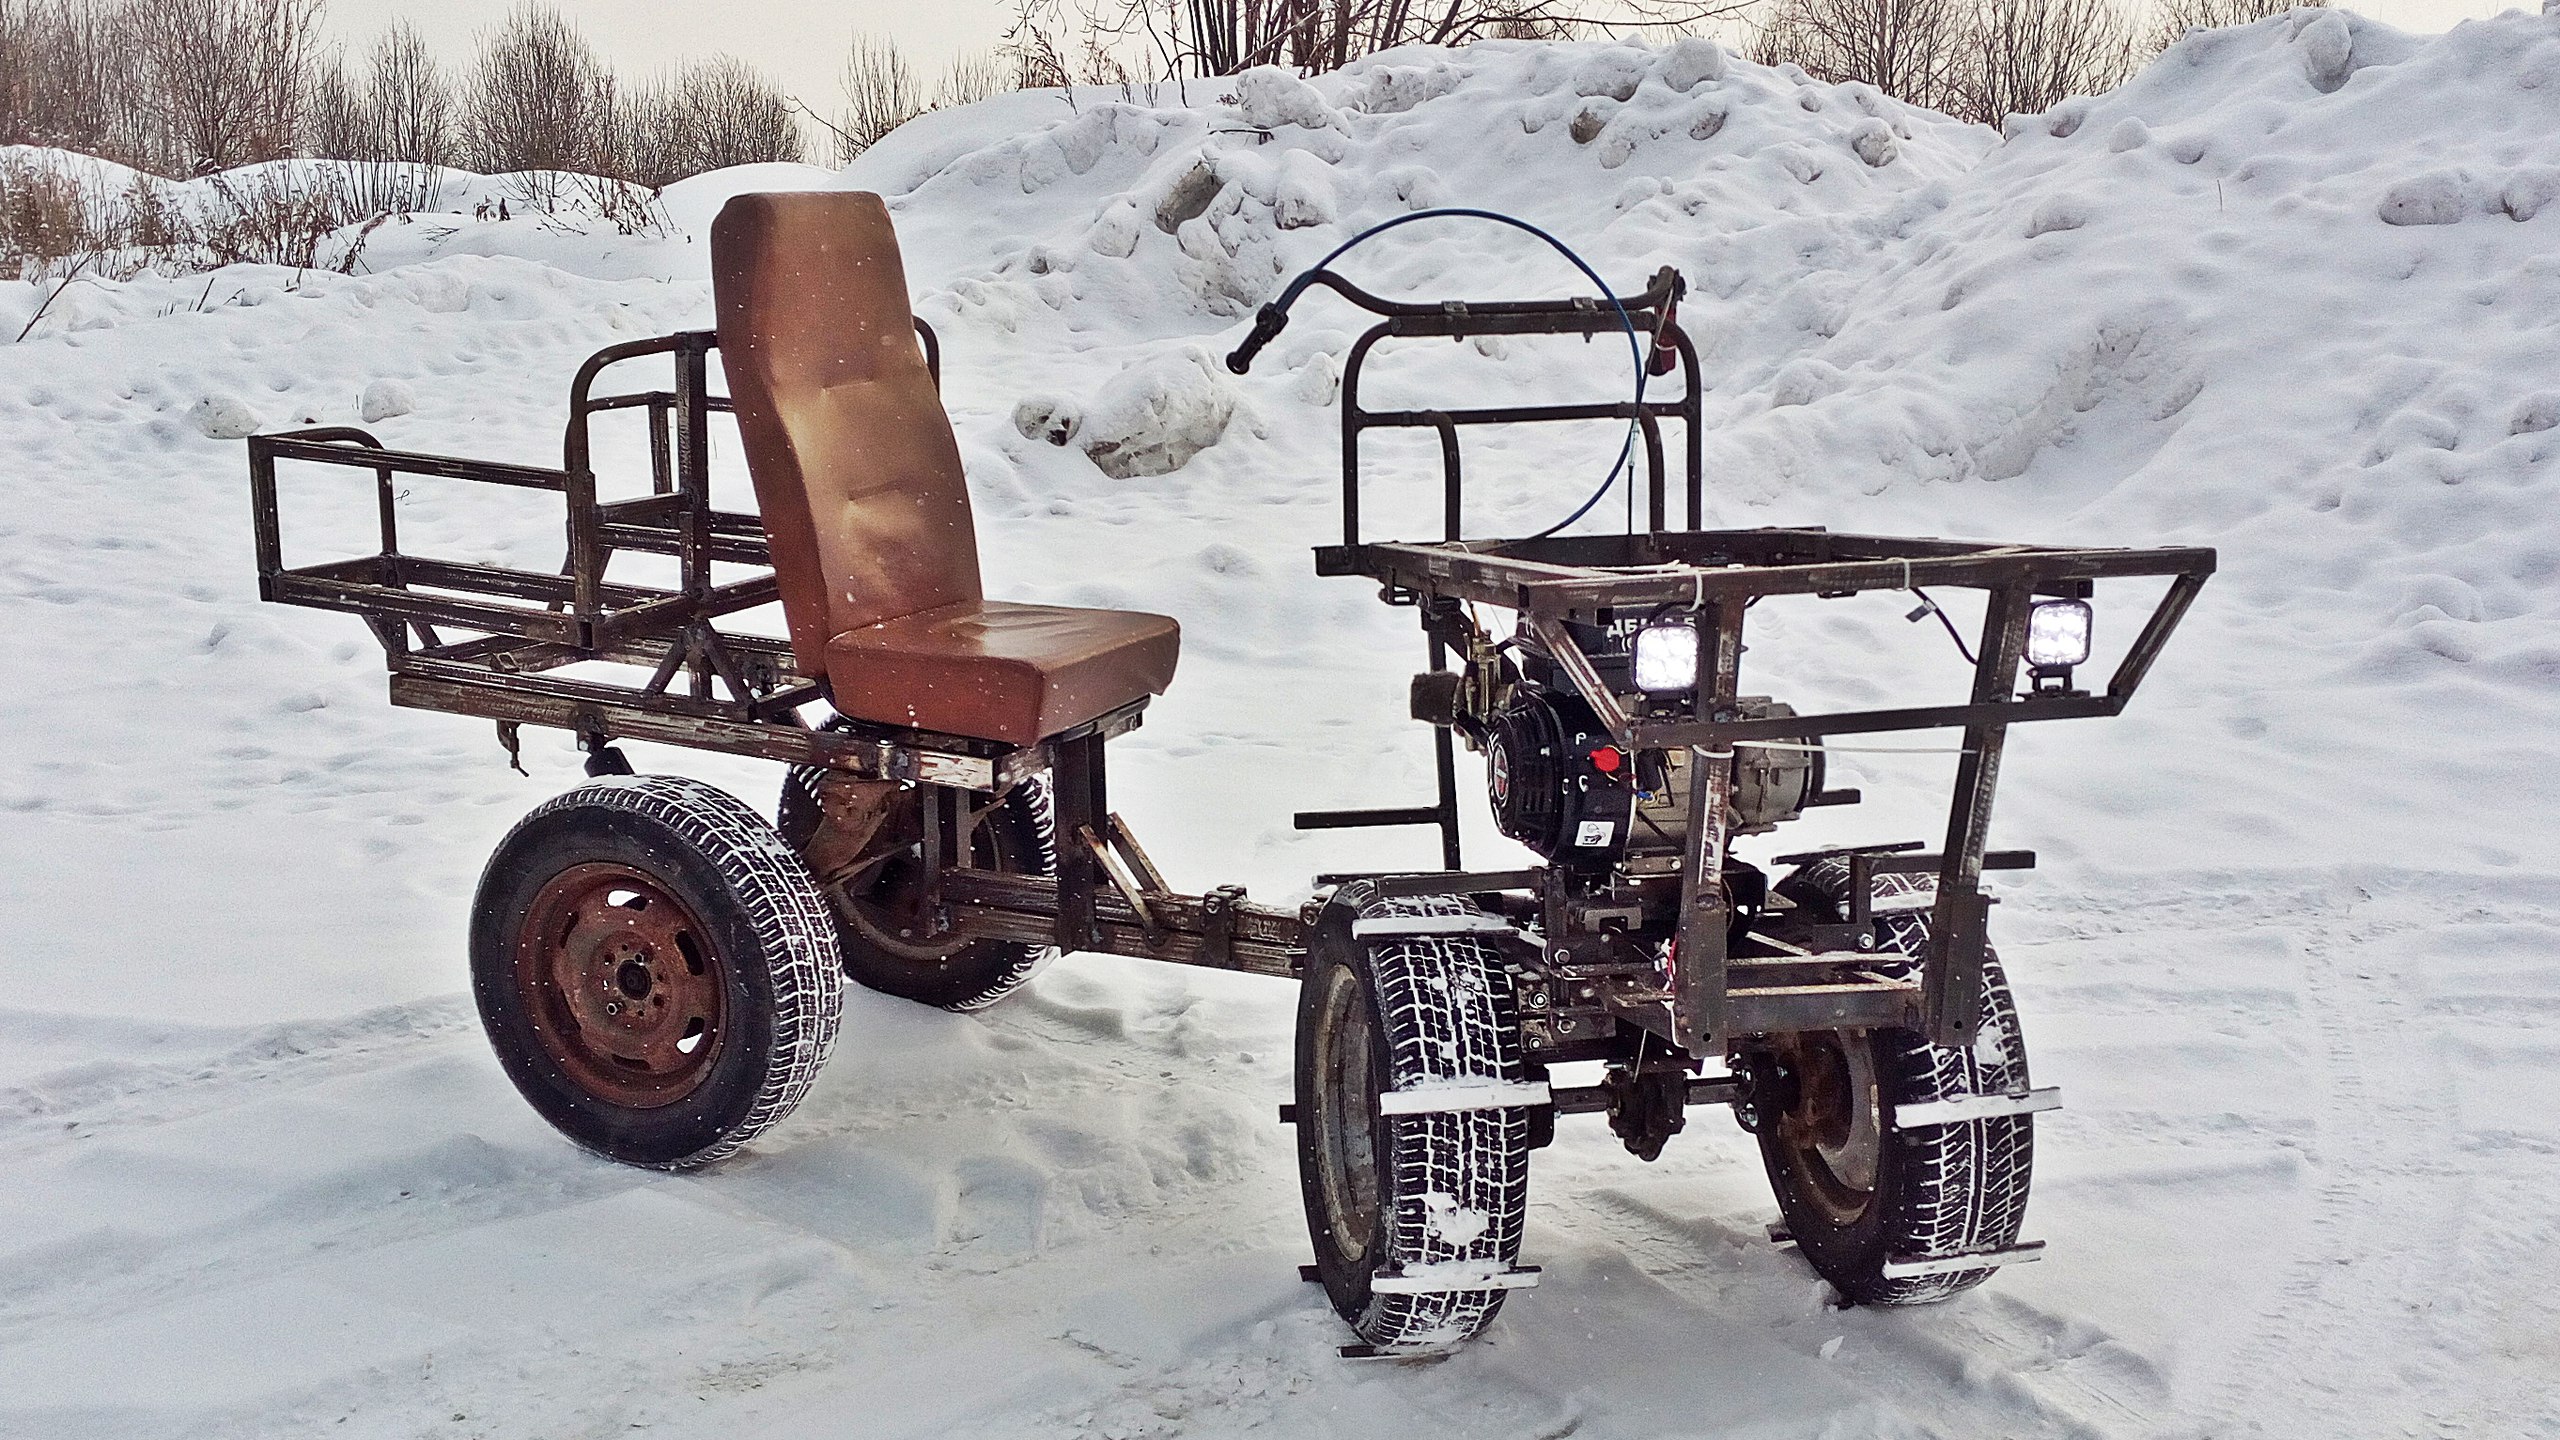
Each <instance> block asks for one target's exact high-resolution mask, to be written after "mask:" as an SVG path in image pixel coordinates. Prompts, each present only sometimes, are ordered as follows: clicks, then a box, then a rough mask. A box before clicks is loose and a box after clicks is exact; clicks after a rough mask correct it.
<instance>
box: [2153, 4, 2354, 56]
mask: <svg viewBox="0 0 2560 1440" xmlns="http://www.w3.org/2000/svg"><path fill="white" fill-rule="evenodd" d="M2300 3H2301V4H2303V5H2310V6H2315V7H2317V6H2325V5H2327V4H2328V3H2329V0H2300ZM2294 8H2296V0H2160V3H2159V4H2157V5H2155V6H2154V7H2153V8H2152V11H2151V30H2150V33H2149V34H2148V35H2146V36H2145V37H2144V39H2145V41H2146V44H2145V46H2144V48H2145V49H2146V50H2148V51H2149V52H2150V53H2152V54H2155V55H2156V54H2158V53H2159V52H2161V51H2163V50H2166V49H2168V48H2169V47H2170V46H2172V45H2175V44H2177V43H2178V41H2179V39H2180V38H2181V37H2182V36H2184V35H2185V34H2186V33H2187V32H2188V31H2190V30H2219V29H2221V28H2222V27H2224V26H2226V25H2246V24H2248V23H2250V22H2251V21H2253V20H2264V19H2266V18H2267V17H2268V16H2270V15H2282V14H2284V13H2285V12H2286V11H2288V10H2291V9H2294Z"/></svg>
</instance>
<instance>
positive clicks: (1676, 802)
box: [1415, 627, 1823, 870]
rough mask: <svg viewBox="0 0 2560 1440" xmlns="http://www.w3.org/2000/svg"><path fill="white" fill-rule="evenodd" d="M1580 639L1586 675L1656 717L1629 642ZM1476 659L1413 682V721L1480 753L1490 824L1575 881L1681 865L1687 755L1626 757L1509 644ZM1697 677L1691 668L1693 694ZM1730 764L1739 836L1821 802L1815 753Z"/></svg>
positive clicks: (1594, 633)
mask: <svg viewBox="0 0 2560 1440" xmlns="http://www.w3.org/2000/svg"><path fill="white" fill-rule="evenodd" d="M1576 629H1577V630H1578V631H1580V633H1579V634H1578V635H1577V637H1576V638H1577V640H1578V642H1579V643H1581V644H1582V645H1583V647H1584V653H1585V654H1587V655H1588V656H1589V657H1590V659H1591V662H1592V665H1593V668H1594V669H1596V670H1597V671H1598V672H1599V673H1600V676H1601V678H1602V680H1603V681H1605V682H1608V683H1609V684H1610V685H1611V686H1612V687H1613V688H1615V689H1622V690H1623V691H1624V693H1625V697H1626V699H1627V701H1628V703H1629V707H1630V709H1634V710H1638V711H1642V710H1644V709H1647V708H1658V706H1659V704H1660V702H1661V701H1662V700H1663V698H1664V692H1663V691H1662V690H1659V689H1640V688H1639V687H1638V686H1637V684H1636V683H1635V682H1636V680H1637V678H1638V676H1637V674H1636V673H1635V672H1636V668H1637V667H1636V666H1635V665H1634V663H1633V659H1634V657H1633V655H1632V653H1631V652H1632V650H1633V641H1632V637H1631V636H1630V634H1628V633H1627V632H1625V631H1612V630H1603V629H1601V628H1599V627H1589V628H1588V629H1585V628H1583V627H1576ZM1693 633H1694V632H1693ZM1472 648H1474V649H1475V653H1474V654H1473V655H1471V656H1470V663H1469V664H1468V665H1467V667H1466V668H1465V669H1464V670H1462V671H1458V672H1453V673H1449V674H1444V675H1440V676H1422V677H1417V680H1416V685H1415V701H1416V704H1415V713H1416V716H1417V718H1421V719H1426V720H1433V721H1436V722H1437V723H1440V724H1447V725H1453V726H1454V727H1455V728H1456V730H1457V731H1458V733H1459V734H1460V735H1461V736H1462V737H1464V739H1465V740H1466V742H1467V744H1468V746H1469V747H1470V748H1472V749H1476V750H1479V751H1482V752H1483V754H1484V757H1485V768H1486V782H1487V786H1488V789H1489V790H1490V792H1491V795H1492V801H1493V817H1494V823H1495V824H1496V825H1497V826H1498V827H1499V828H1500V829H1501V831H1502V833H1503V834H1505V835H1508V836H1510V837H1511V838H1512V839H1514V840H1517V841H1519V842H1520V843H1522V844H1524V845H1526V846H1528V847H1529V848H1530V849H1532V850H1535V851H1536V852H1538V854H1539V855H1540V856H1541V857H1543V858H1545V859H1547V860H1549V861H1551V862H1553V863H1555V864H1559V865H1564V866H1567V867H1569V868H1572V869H1577V870H1606V869H1609V868H1611V867H1613V866H1615V865H1618V864H1619V863H1620V862H1621V861H1624V860H1626V859H1627V858H1629V857H1631V856H1636V857H1641V856H1649V855H1666V856H1676V855H1678V854H1679V853H1680V850H1681V846H1682V843H1683V841H1684V840H1686V838H1687V835H1688V816H1689V786H1690V783H1691V779H1692V777H1691V774H1690V771H1691V763H1692V762H1691V760H1690V752H1689V751H1688V750H1686V749H1680V748H1675V749H1670V750H1640V751H1633V752H1630V751H1628V750H1626V749H1623V748H1622V747H1620V746H1619V745H1618V744H1617V742H1616V741H1615V740H1613V739H1612V738H1611V737H1610V736H1609V734H1608V731H1607V730H1606V728H1605V727H1603V726H1602V725H1601V723H1600V719H1599V717H1598V716H1597V715H1595V714H1594V713H1592V710H1591V707H1590V705H1589V704H1588V702H1586V701H1584V700H1583V698H1582V697H1581V695H1580V694H1578V693H1577V692H1576V691H1575V690H1574V687H1573V682H1572V681H1571V680H1570V679H1568V678H1567V677H1566V676H1565V675H1564V673H1563V672H1562V670H1561V669H1559V668H1558V667H1557V666H1556V665H1555V663H1554V662H1553V661H1552V660H1550V659H1549V658H1548V657H1546V656H1545V655H1543V654H1540V653H1538V652H1537V651H1535V650H1533V649H1530V648H1528V647H1527V646H1526V645H1525V644H1518V643H1516V642H1515V643H1514V644H1512V645H1508V646H1501V647H1497V646H1493V645H1491V644H1486V645H1482V646H1480V647H1472ZM1691 653H1692V655H1694V651H1692V652H1691ZM1695 674H1696V671H1695V667H1694V664H1693V665H1692V666H1691V669H1690V672H1689V684H1690V685H1691V686H1694V685H1695ZM1643 678H1645V679H1648V680H1652V679H1654V678H1655V677H1652V676H1645V677H1643ZM1426 696H1427V698H1426ZM1736 709H1737V711H1738V712H1739V714H1740V715H1741V717H1742V718H1743V719H1746V720H1761V719H1771V718H1779V717H1784V716H1790V715H1793V714H1795V713H1796V712H1795V709H1794V707H1793V706H1790V705H1788V704H1786V703H1785V702H1783V701H1779V700H1773V699H1770V698H1768V697H1766V696H1743V697H1741V698H1740V699H1739V700H1738V701H1737V702H1736ZM1726 763H1729V764H1731V765H1732V766H1733V802H1732V806H1731V811H1730V820H1731V824H1732V833H1734V834H1737V835H1756V834H1761V833H1764V832H1766V831H1768V830H1770V829H1772V828H1774V827H1776V826H1777V825H1778V824H1780V823H1781V822H1783V821H1787V820H1792V819H1794V818H1796V817H1797V816H1798V815H1799V814H1801V813H1803V811H1804V808H1805V806H1806V804H1807V803H1808V802H1809V801H1811V800H1812V799H1813V797H1814V796H1816V795H1818V794H1820V793H1821V791H1822V783H1823V775H1822V753H1821V752H1820V751H1819V750H1808V749H1801V748H1790V747H1774V746H1743V747H1739V748H1737V750H1736V752H1735V755H1734V758H1733V759H1732V760H1731V761H1729V762H1726Z"/></svg>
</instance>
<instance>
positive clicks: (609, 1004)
mask: <svg viewBox="0 0 2560 1440" xmlns="http://www.w3.org/2000/svg"><path fill="white" fill-rule="evenodd" d="M604 1013H606V1014H607V1015H619V1014H621V1013H622V1002H621V1001H619V1000H607V1001H606V1002H604Z"/></svg>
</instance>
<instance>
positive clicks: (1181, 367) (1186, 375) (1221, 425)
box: [1081, 345, 1236, 480]
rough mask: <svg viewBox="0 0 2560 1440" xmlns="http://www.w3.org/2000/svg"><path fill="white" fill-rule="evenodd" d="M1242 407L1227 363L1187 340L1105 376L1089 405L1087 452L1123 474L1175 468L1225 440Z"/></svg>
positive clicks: (1105, 469)
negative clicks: (1229, 424) (1213, 357)
mask: <svg viewBox="0 0 2560 1440" xmlns="http://www.w3.org/2000/svg"><path fill="white" fill-rule="evenodd" d="M1235 409H1236V395H1235V386H1234V384H1233V382H1231V381H1230V380H1229V379H1228V378H1227V375H1226V372H1225V368H1224V367H1223V366H1220V365H1218V364H1216V363H1215V362H1214V361H1213V360H1212V359H1211V358H1210V355H1209V352H1208V351H1207V350H1205V349H1203V348H1201V347H1200V346H1197V345H1185V346H1183V347H1182V348H1180V349H1178V350H1175V351H1173V352H1171V353H1170V354H1164V355H1158V356H1156V357H1154V358H1152V359H1149V360H1144V361H1141V362H1139V363H1138V364H1135V365H1132V366H1130V367H1129V368H1128V369H1126V370H1123V371H1121V372H1120V373H1119V374H1117V375H1115V376H1113V377H1111V379H1109V380H1108V381H1105V382H1104V384H1103V386H1102V389H1101V391H1100V393H1098V394H1096V395H1095V396H1094V399H1093V403H1092V404H1091V405H1090V406H1089V407H1087V409H1086V411H1085V420H1084V426H1083V429H1082V431H1081V435H1082V445H1083V449H1084V453H1085V454H1086V455H1087V456H1089V457H1091V459H1092V460H1093V463H1094V465H1095V467H1096V468H1098V469H1100V470H1101V471H1102V473H1103V474H1105V475H1108V476H1111V477H1112V478H1113V479H1115V480H1128V479H1135V478H1140V477H1144V476H1149V475H1165V474H1170V473H1172V472H1173V471H1175V470H1179V469H1181V468H1182V467H1183V466H1184V465H1186V464H1188V463H1190V461H1191V458H1192V457H1193V456H1195V455H1198V454H1199V453H1200V452H1201V451H1203V450H1206V449H1208V448H1209V447H1210V446H1212V445H1215V444H1217V443H1218V441H1219V439H1220V438H1221V437H1223V436H1224V435H1225V434H1226V433H1227V422H1228V421H1229V420H1231V419H1233V418H1234V416H1235Z"/></svg>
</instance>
